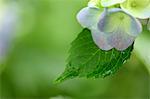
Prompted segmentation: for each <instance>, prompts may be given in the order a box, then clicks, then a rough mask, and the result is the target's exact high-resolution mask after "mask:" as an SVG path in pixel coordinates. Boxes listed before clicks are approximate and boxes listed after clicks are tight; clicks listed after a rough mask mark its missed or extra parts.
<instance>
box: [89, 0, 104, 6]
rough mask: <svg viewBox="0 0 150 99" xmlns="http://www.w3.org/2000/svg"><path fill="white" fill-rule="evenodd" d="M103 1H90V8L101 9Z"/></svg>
mask: <svg viewBox="0 0 150 99" xmlns="http://www.w3.org/2000/svg"><path fill="white" fill-rule="evenodd" d="M100 2H101V0H90V1H89V2H88V7H96V8H99V7H101V3H100Z"/></svg>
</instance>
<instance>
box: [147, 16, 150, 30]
mask: <svg viewBox="0 0 150 99" xmlns="http://www.w3.org/2000/svg"><path fill="white" fill-rule="evenodd" d="M147 29H148V30H149V31H150V19H149V21H148V24H147Z"/></svg>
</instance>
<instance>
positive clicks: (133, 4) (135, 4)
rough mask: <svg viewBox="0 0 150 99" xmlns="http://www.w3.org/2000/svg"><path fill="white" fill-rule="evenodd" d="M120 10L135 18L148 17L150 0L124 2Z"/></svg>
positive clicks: (149, 15)
mask: <svg viewBox="0 0 150 99" xmlns="http://www.w3.org/2000/svg"><path fill="white" fill-rule="evenodd" d="M121 8H122V9H123V10H124V11H125V12H127V13H129V14H131V15H133V16H134V17H136V18H141V19H146V18H149V17H150V0H126V1H125V2H124V3H122V4H121Z"/></svg>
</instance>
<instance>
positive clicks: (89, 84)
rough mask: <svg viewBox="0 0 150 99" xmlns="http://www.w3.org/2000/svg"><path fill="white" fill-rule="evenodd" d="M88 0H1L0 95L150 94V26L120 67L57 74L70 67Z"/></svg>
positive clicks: (76, 98)
mask: <svg viewBox="0 0 150 99" xmlns="http://www.w3.org/2000/svg"><path fill="white" fill-rule="evenodd" d="M87 2H88V0H0V36H1V37H0V44H1V45H3V46H2V48H1V49H0V55H1V56H0V59H1V61H0V99H150V32H148V31H145V32H143V33H142V34H141V35H140V37H139V38H138V39H137V40H136V42H135V46H134V52H133V54H132V57H131V59H130V60H128V62H127V63H126V64H125V65H123V67H122V68H121V69H120V71H119V72H118V73H116V74H115V75H113V76H110V77H107V78H105V79H101V78H100V79H85V78H80V79H79V78H76V79H72V80H68V81H65V82H63V83H61V84H57V85H56V84H54V80H55V79H56V78H57V77H58V76H59V75H60V74H61V73H62V72H63V70H64V69H65V64H66V61H65V60H66V59H67V56H68V50H69V47H70V43H71V41H73V40H74V39H75V38H76V37H77V35H78V33H79V32H80V31H81V30H82V27H81V26H80V25H79V24H78V23H77V21H76V14H77V12H78V11H79V10H80V9H81V8H83V7H85V6H86V4H87Z"/></svg>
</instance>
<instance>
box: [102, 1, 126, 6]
mask: <svg viewBox="0 0 150 99" xmlns="http://www.w3.org/2000/svg"><path fill="white" fill-rule="evenodd" d="M125 1H126V0H101V5H102V6H103V7H109V6H112V5H115V4H119V3H123V2H125Z"/></svg>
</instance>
